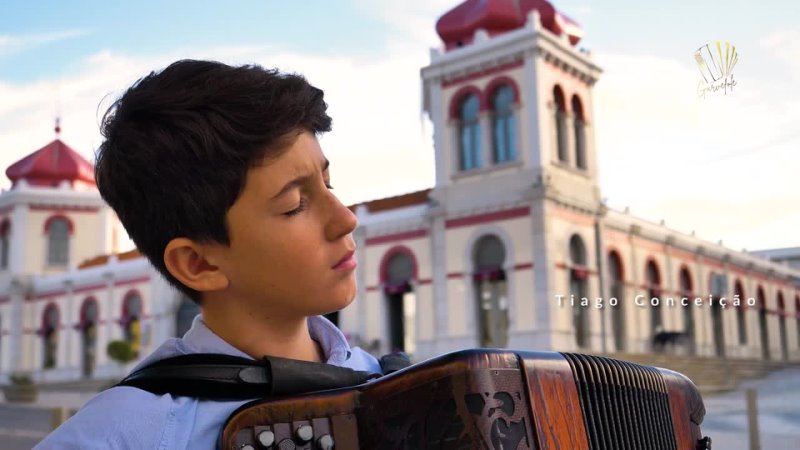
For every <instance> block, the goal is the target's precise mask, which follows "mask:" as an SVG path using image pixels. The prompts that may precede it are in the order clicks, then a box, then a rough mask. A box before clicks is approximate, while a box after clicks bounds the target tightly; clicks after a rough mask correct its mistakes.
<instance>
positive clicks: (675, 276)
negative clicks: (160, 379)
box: [0, 0, 800, 383]
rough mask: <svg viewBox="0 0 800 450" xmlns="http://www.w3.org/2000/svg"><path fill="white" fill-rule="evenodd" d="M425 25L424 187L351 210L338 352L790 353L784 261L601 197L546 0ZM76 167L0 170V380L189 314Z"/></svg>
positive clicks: (791, 326) (581, 97)
mask: <svg viewBox="0 0 800 450" xmlns="http://www.w3.org/2000/svg"><path fill="white" fill-rule="evenodd" d="M510 4H511V5H514V7H512V8H508V5H510ZM504 5H505V6H504ZM437 30H438V31H439V33H440V36H442V39H443V41H444V42H445V50H444V51H439V50H432V52H431V63H430V64H429V65H428V66H427V67H425V68H423V69H422V71H421V77H422V87H423V95H424V110H425V112H426V113H427V114H428V115H429V117H430V118H431V121H432V122H433V125H434V149H433V150H434V152H435V156H436V184H435V186H434V187H432V188H431V189H427V190H424V191H420V192H414V193H410V194H405V195H401V196H398V197H392V198H386V199H380V200H375V201H371V202H367V203H364V204H359V205H353V206H352V208H353V210H354V211H355V212H356V214H357V215H358V218H359V221H360V227H359V228H358V229H357V230H356V231H355V239H356V242H357V245H358V248H359V251H358V252H357V255H358V258H359V261H358V263H359V268H358V272H357V277H358V282H359V287H360V289H359V293H358V298H357V300H356V302H355V303H354V304H353V305H351V306H350V307H348V308H347V309H345V310H344V311H342V312H341V313H338V314H334V315H332V316H331V318H332V319H334V320H335V321H337V322H338V323H339V325H340V327H341V328H342V329H343V330H344V331H345V333H346V334H347V335H349V336H350V338H351V340H352V341H353V342H354V343H356V344H359V345H362V346H364V347H366V348H368V349H370V350H372V351H374V352H376V353H385V352H388V351H390V350H393V349H397V348H401V349H405V350H407V351H410V352H412V353H413V354H414V356H415V357H416V359H422V358H426V357H430V356H434V355H437V354H441V353H444V352H448V351H453V350H457V349H461V348H470V347H480V346H490V347H510V348H517V349H537V350H559V351H582V352H602V351H607V352H628V353H643V352H650V351H652V349H653V341H654V337H655V336H657V335H658V334H659V333H660V332H662V331H667V332H674V333H682V334H683V335H684V336H685V337H687V341H688V345H687V346H686V351H687V352H689V353H693V354H697V355H704V356H719V357H729V358H766V359H775V360H777V359H795V360H798V359H800V271H799V270H798V269H796V268H792V267H789V266H788V265H785V264H778V263H775V262H771V261H769V260H767V259H764V258H762V257H756V256H753V255H750V254H747V253H742V252H738V251H734V250H731V249H728V248H725V247H722V246H721V245H717V244H713V243H710V242H706V241H702V240H700V239H697V238H695V237H693V236H689V235H685V234H682V233H680V232H677V231H674V230H671V229H669V228H667V227H665V226H663V225H660V224H655V223H650V222H647V221H644V220H641V219H638V218H636V217H632V216H630V215H629V214H627V213H625V212H620V211H615V210H610V209H608V208H606V207H605V206H604V205H603V203H602V201H601V195H600V188H599V185H598V181H597V180H598V177H597V175H598V174H597V164H596V161H597V151H598V150H599V149H597V148H596V147H595V140H594V128H593V124H594V123H595V121H594V108H593V94H592V92H593V86H594V84H595V83H596V82H597V80H598V79H599V77H600V74H601V70H600V68H599V67H597V65H596V64H595V63H594V62H593V61H592V58H591V55H590V54H589V53H588V52H586V51H581V50H578V49H577V48H576V47H575V45H576V44H577V42H578V41H579V39H580V33H581V31H580V28H579V27H578V26H577V24H575V22H573V21H572V20H570V19H569V18H566V17H565V16H563V15H562V14H560V13H559V12H558V11H556V10H555V9H553V7H552V6H551V5H550V4H549V3H547V2H546V1H544V0H537V1H522V0H520V1H519V2H514V3H513V4H512V3H509V2H502V1H492V0H488V1H477V0H469V1H466V2H464V3H462V4H461V5H459V6H457V7H456V8H454V9H453V10H451V11H450V12H448V13H447V14H445V15H444V16H443V17H442V18H441V19H440V20H439V22H438V24H437ZM53 167H56V168H55V169H54V168H53ZM91 172H92V170H91V165H90V164H89V163H88V162H86V161H85V160H83V159H81V157H80V156H78V155H77V154H76V153H75V152H74V151H72V150H70V149H69V148H68V147H67V146H66V145H64V144H63V143H62V142H61V141H59V140H56V141H54V142H53V143H51V144H49V145H48V146H46V147H44V148H43V149H41V150H39V151H37V152H36V153H34V154H32V155H31V156H29V157H27V158H25V159H23V160H22V161H20V162H18V163H16V164H15V165H13V166H11V167H10V168H9V169H8V171H7V174H8V175H9V177H10V178H11V179H12V181H13V183H14V185H13V187H12V189H11V190H9V191H7V192H4V193H2V195H0V227H1V228H0V231H2V235H1V239H2V248H1V249H2V253H1V254H0V256H2V261H0V262H2V269H0V383H2V382H4V381H5V380H6V378H7V376H8V375H9V374H11V373H12V372H14V371H30V372H32V373H34V376H35V378H36V379H38V380H40V381H56V380H71V379H79V378H81V377H95V378H105V377H110V376H120V375H122V374H123V372H124V370H125V368H122V367H119V366H118V365H117V364H116V363H114V362H112V361H109V359H108V358H107V356H106V353H105V348H106V345H107V343H108V342H110V341H112V340H115V339H128V340H130V341H131V342H132V343H134V344H135V345H136V346H137V347H139V350H140V355H146V354H147V353H149V352H150V351H151V350H152V349H154V348H155V347H156V346H157V345H158V344H159V343H160V342H162V341H163V340H164V339H166V338H167V337H170V336H175V335H179V334H181V331H182V330H185V329H186V327H187V326H188V323H189V321H190V320H191V317H193V315H194V313H195V312H196V307H195V306H194V304H193V303H192V302H191V301H189V300H188V299H186V298H184V297H183V296H182V295H180V294H179V293H177V291H175V290H173V289H172V288H170V287H169V286H168V285H167V284H166V282H164V281H163V279H162V278H161V277H160V275H158V274H157V272H156V271H155V269H153V268H152V267H151V266H150V265H149V264H148V263H147V262H146V261H145V259H144V258H143V257H142V256H141V255H140V254H139V253H138V252H135V251H134V252H128V253H123V254H117V253H118V251H119V248H118V245H117V236H120V233H124V230H123V229H122V228H121V225H120V224H119V222H118V220H117V219H116V217H115V216H114V214H113V212H112V211H111V210H110V209H109V208H108V207H107V206H106V205H105V204H104V203H103V202H102V200H101V198H100V196H99V194H98V193H97V190H96V188H95V187H94V183H93V179H92V178H91ZM109 254H110V255H112V256H97V257H95V255H109ZM709 296H711V297H713V299H714V301H713V302H710V301H709ZM734 296H736V298H738V299H740V301H739V302H738V303H739V304H740V305H739V306H734V304H733V303H734V301H733V297H734ZM723 297H724V298H725V300H724V304H725V307H722V306H721V304H720V301H719V300H720V298H723ZM572 298H574V299H575V303H574V304H572V303H571V301H570V300H571V299H572ZM684 298H685V299H686V300H683V299H684ZM697 298H700V301H699V305H698V304H696V303H695V302H696V301H697V300H696V299H697ZM559 299H560V301H559ZM581 299H585V306H581V303H582V300H581ZM612 299H615V300H616V301H614V300H612ZM653 299H655V300H653ZM748 299H749V301H748ZM682 302H685V303H686V304H687V305H688V306H684V305H682V304H681V303H682ZM601 303H602V306H603V307H602V308H598V307H596V306H597V305H599V304H601ZM651 303H658V304H659V306H658V307H653V306H651ZM711 303H713V304H714V305H716V306H711Z"/></svg>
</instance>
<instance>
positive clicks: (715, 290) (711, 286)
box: [708, 272, 728, 358]
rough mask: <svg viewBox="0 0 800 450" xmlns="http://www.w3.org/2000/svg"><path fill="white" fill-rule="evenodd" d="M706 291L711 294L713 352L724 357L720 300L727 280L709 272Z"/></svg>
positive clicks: (724, 294) (726, 286)
mask: <svg viewBox="0 0 800 450" xmlns="http://www.w3.org/2000/svg"><path fill="white" fill-rule="evenodd" d="M708 290H709V292H710V293H711V297H712V300H711V308H710V309H711V329H712V335H713V336H714V351H715V352H716V354H717V356H718V357H720V358H722V357H724V356H725V321H724V320H723V317H722V311H723V310H722V304H721V303H720V300H721V299H722V297H725V296H726V295H728V294H727V292H728V278H727V277H726V276H725V275H723V274H721V273H715V272H711V274H710V275H709V281H708Z"/></svg>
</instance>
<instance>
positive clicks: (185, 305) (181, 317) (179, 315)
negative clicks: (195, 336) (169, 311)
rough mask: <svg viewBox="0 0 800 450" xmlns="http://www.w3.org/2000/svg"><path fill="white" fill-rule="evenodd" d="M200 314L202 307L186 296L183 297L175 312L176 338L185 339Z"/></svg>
mask: <svg viewBox="0 0 800 450" xmlns="http://www.w3.org/2000/svg"><path fill="white" fill-rule="evenodd" d="M198 314H200V306H199V305H198V304H197V303H195V302H194V301H193V300H192V299H190V298H189V297H187V296H186V295H181V302H180V303H179V304H178V309H177V311H175V337H183V335H184V334H186V332H187V331H189V328H191V327H192V321H194V318H195V316H197V315H198Z"/></svg>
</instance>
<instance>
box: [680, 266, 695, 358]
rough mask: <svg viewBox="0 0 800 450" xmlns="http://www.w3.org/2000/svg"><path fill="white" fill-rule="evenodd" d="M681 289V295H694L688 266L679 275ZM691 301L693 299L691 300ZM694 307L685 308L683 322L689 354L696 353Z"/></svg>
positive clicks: (690, 296)
mask: <svg viewBox="0 0 800 450" xmlns="http://www.w3.org/2000/svg"><path fill="white" fill-rule="evenodd" d="M678 278H679V282H680V289H681V297H686V298H689V299H691V298H693V297H694V284H693V283H692V275H691V274H690V273H689V269H687V268H686V267H683V268H681V271H680V275H679V276H678ZM690 301H691V300H690ZM693 310H694V308H691V307H686V308H683V324H684V333H685V334H686V340H687V342H688V344H689V348H688V350H689V354H694V351H695V346H694V312H693Z"/></svg>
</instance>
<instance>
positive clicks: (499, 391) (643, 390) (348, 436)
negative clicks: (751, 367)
mask: <svg viewBox="0 0 800 450" xmlns="http://www.w3.org/2000/svg"><path fill="white" fill-rule="evenodd" d="M704 415H705V407H704V406H703V400H702V399H701V397H700V394H699V392H698V390H697V388H696V387H695V385H694V384H693V383H692V382H691V381H690V380H689V379H688V378H686V377H685V376H683V375H681V374H679V373H677V372H673V371H671V370H666V369H660V368H654V367H648V366H642V365H638V364H633V363H628V362H624V361H618V360H615V359H611V358H605V357H597V356H589V355H581V354H574V353H556V352H522V351H503V350H465V351H460V352H455V353H450V354H447V355H444V356H441V357H438V358H433V359H430V360H427V361H425V362H422V363H420V364H416V365H413V366H411V367H408V368H406V369H404V370H401V371H399V372H396V373H393V374H391V375H388V376H386V377H383V378H381V379H378V380H376V381H373V382H371V383H367V384H364V385H360V386H356V387H353V388H345V389H335V390H330V391H323V392H317V393H312V394H307V395H302V396H296V397H291V398H277V399H270V400H262V401H257V402H251V403H249V404H247V405H245V406H243V407H242V408H240V409H239V410H238V411H237V412H235V413H234V414H233V415H232V416H231V417H230V418H229V420H228V422H227V424H226V426H225V428H224V431H223V434H222V437H221V442H220V444H221V448H222V449H224V450H232V449H236V450H242V449H246V450H250V449H253V450H257V449H280V450H292V449H298V450H299V449H309V450H310V449H325V450H331V449H336V450H355V449H381V450H383V449H387V450H394V449H409V450H411V449H415V450H416V449H464V450H466V449H491V450H500V449H502V450H589V449H591V450H617V449H619V450H623V449H625V450H628V449H629V450H694V449H696V448H702V446H698V441H699V440H700V439H701V434H700V424H701V423H702V420H703V416H704Z"/></svg>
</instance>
